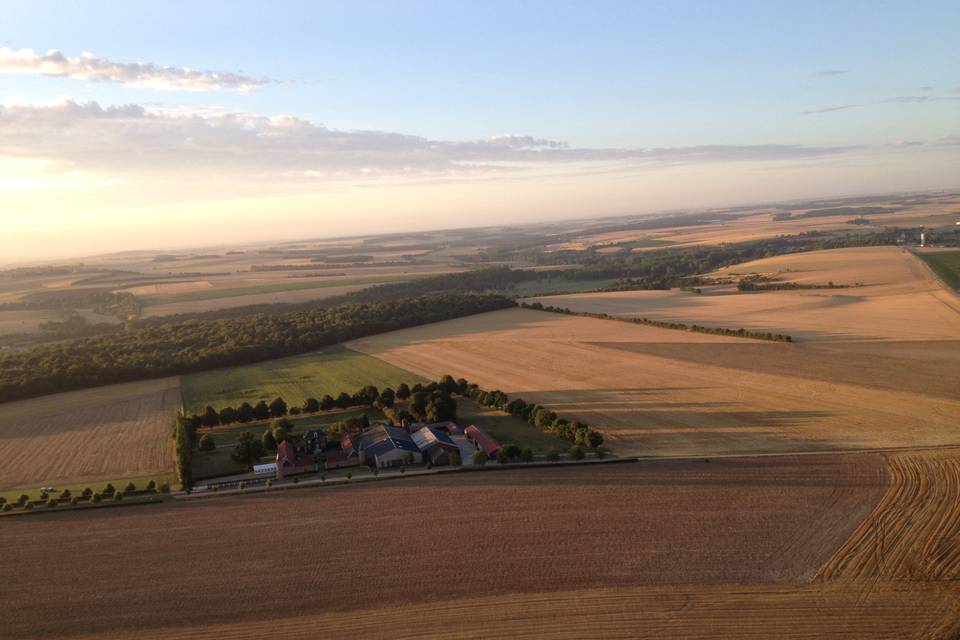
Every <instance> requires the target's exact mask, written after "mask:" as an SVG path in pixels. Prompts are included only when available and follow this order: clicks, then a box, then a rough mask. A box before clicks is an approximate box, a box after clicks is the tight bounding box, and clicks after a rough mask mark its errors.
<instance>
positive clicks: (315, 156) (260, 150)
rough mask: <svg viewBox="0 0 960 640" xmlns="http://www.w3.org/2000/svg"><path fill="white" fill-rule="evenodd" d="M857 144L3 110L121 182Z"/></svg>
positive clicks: (661, 157) (659, 157)
mask: <svg viewBox="0 0 960 640" xmlns="http://www.w3.org/2000/svg"><path fill="white" fill-rule="evenodd" d="M852 148H853V147H809V146H803V145H784V144H766V145H700V146H689V147H661V148H573V147H570V146H569V145H568V144H567V143H565V142H562V141H558V140H549V139H544V138H537V137H532V136H523V135H503V136H495V137H492V138H487V139H482V140H465V141H445V140H431V139H428V138H424V137H420V136H412V135H406V134H402V133H392V132H386V131H341V130H336V129H330V128H327V127H325V126H323V125H319V124H315V123H312V122H310V121H308V120H304V119H301V118H296V117H290V116H280V117H266V116H260V115H254V114H249V113H228V112H221V111H218V110H202V109H201V110H197V111H190V110H187V109H179V110H159V109H150V108H146V107H143V106H141V105H118V106H101V105H100V104H98V103H97V102H83V101H75V100H70V99H66V100H62V101H59V102H57V103H54V104H46V105H37V104H14V105H8V106H0V156H6V157H13V158H44V159H48V160H50V161H53V162H59V163H63V164H64V166H68V167H70V168H72V169H82V170H85V171H91V172H97V173H98V174H99V175H105V176H110V177H117V176H124V175H125V174H129V173H137V172H141V173H144V174H154V175H159V174H166V175H168V176H170V177H175V178H176V179H183V178H186V179H188V180H189V179H202V178H200V177H199V176H201V175H206V176H211V175H214V176H219V177H223V176H234V177H236V176H238V175H242V176H248V177H250V178H251V179H257V180H262V181H266V182H270V181H275V182H282V181H284V180H288V181H289V180H294V181H300V182H303V181H323V180H331V179H343V178H352V179H370V178H376V177H379V176H391V177H405V178H419V177H424V176H429V177H444V176H452V175H470V174H478V173H482V172H498V171H501V172H502V171H523V170H545V169H549V168H551V167H552V168H553V169H554V170H556V169H557V168H560V167H564V166H572V165H577V164H585V163H592V164H591V166H594V167H597V166H599V165H600V164H601V163H610V164H611V166H615V167H616V168H617V169H616V170H623V169H627V170H642V169H644V168H655V167H661V166H673V165H678V164H702V163H722V162H741V161H777V160H795V159H799V158H812V157H820V156H827V155H835V154H841V153H844V152H845V151H848V150H851V149H852Z"/></svg>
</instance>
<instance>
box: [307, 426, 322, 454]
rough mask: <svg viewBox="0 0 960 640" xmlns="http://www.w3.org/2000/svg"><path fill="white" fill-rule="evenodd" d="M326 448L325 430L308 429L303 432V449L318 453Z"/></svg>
mask: <svg viewBox="0 0 960 640" xmlns="http://www.w3.org/2000/svg"><path fill="white" fill-rule="evenodd" d="M326 448H327V432H326V431H324V430H323V429H310V430H309V431H307V432H306V433H304V434H303V450H304V452H306V453H320V452H322V451H323V450H324V449H326Z"/></svg>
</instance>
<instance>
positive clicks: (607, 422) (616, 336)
mask: <svg viewBox="0 0 960 640" xmlns="http://www.w3.org/2000/svg"><path fill="white" fill-rule="evenodd" d="M350 346H351V347H352V348H355V349H357V350H360V351H363V352H365V353H369V354H371V355H375V356H377V357H378V358H382V359H384V360H386V361H388V362H390V363H392V364H394V365H396V366H399V367H403V368H405V369H408V370H411V371H416V372H418V373H420V374H423V375H425V376H429V377H438V376H440V375H442V374H444V373H451V374H453V375H454V376H463V377H465V378H467V379H468V380H470V381H473V382H477V383H479V384H480V385H481V386H483V387H485V388H500V389H502V390H503V391H506V392H507V393H514V394H516V395H519V396H521V397H523V398H525V399H527V400H533V401H537V402H540V403H542V404H544V405H546V406H548V407H551V408H552V409H554V410H555V411H557V412H558V413H560V414H561V415H564V416H569V417H573V418H577V419H581V420H583V421H585V422H587V423H589V424H591V425H595V426H596V427H597V428H598V429H599V430H601V431H602V432H603V434H604V437H605V438H606V442H607V443H608V444H609V445H610V446H611V447H612V448H613V450H614V451H615V452H619V453H621V454H625V455H626V454H633V455H716V454H725V453H762V452H793V451H817V450H835V449H846V450H850V449H873V448H886V447H912V446H939V445H953V444H960V423H958V422H957V420H956V416H958V415H960V396H958V395H957V394H956V392H955V390H956V389H957V388H960V386H958V385H960V367H957V366H954V364H953V363H954V360H953V357H954V356H956V355H957V354H960V350H958V349H957V348H956V345H953V344H952V343H951V344H950V345H948V346H947V347H945V348H943V349H942V351H941V353H940V354H939V356H937V355H935V356H934V357H932V358H931V359H930V361H929V362H926V363H920V362H918V363H917V364H916V366H910V367H906V366H905V364H906V363H913V362H914V359H915V358H917V355H916V354H913V355H911V352H910V351H909V350H907V349H903V350H901V351H899V352H897V351H895V350H888V351H887V352H886V355H885V356H875V355H874V354H872V353H871V352H869V351H862V352H860V354H859V358H860V360H859V361H857V362H856V363H855V364H847V363H845V362H844V360H843V358H830V357H827V358H818V353H819V352H813V353H811V352H809V351H808V350H807V348H806V345H803V344H782V343H777V344H774V343H766V342H760V341H755V340H747V339H742V338H728V337H722V336H714V335H706V334H699V333H690V332H686V331H674V330H668V329H658V328H654V327H649V326H637V325H632V324H628V323H623V322H615V321H610V320H594V319H590V318H582V317H571V316H564V315H556V314H549V313H542V312H537V311H529V310H525V309H508V310H504V311H497V312H493V313H487V314H483V315H479V316H472V317H469V318H461V319H458V320H452V321H448V322H444V323H438V324H434V325H429V326H424V327H417V328H412V329H406V330H402V331H396V332H392V333H388V334H382V335H378V336H372V337H370V338H365V339H362V340H357V341H354V342H353V343H351V345H350ZM894 346H896V345H894ZM933 350H934V349H933V347H931V348H930V349H929V351H924V352H923V353H928V352H932V351H933ZM728 354H731V357H730V358H728V357H727V356H728ZM873 363H876V365H877V366H875V367H874V366H872V364H873ZM860 368H863V369H862V371H859V372H857V370H858V369H860ZM914 375H920V376H921V379H936V378H937V377H938V376H942V380H940V381H938V382H937V383H936V384H935V385H933V387H932V388H931V390H930V391H927V390H925V389H922V388H918V385H917V384H916V383H913V384H909V383H906V382H905V381H907V380H909V379H910V378H911V377H912V376H914ZM951 385H952V386H951Z"/></svg>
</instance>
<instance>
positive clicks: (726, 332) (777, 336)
mask: <svg viewBox="0 0 960 640" xmlns="http://www.w3.org/2000/svg"><path fill="white" fill-rule="evenodd" d="M520 306H521V307H523V308H524V309H533V310H535V311H547V312H549V313H560V314H563V315H568V316H581V317H584V318H595V319H597V320H617V321H618V322H629V323H631V324H641V325H646V326H649V327H657V328H659V329H676V330H679V331H692V332H694V333H708V334H711V335H715V336H730V337H732V338H752V339H754V340H769V341H772V342H793V341H794V340H793V336H791V335H788V334H785V333H773V332H772V331H749V330H747V329H744V328H743V327H741V328H739V329H728V328H726V327H705V326H702V325H699V324H685V323H683V322H667V321H664V320H651V319H649V318H619V317H617V316H612V315H610V314H609V313H590V312H588V311H572V310H571V309H568V308H566V307H554V306H550V305H546V306H544V305H543V304H541V303H539V302H534V303H532V304H528V303H526V302H522V303H520Z"/></svg>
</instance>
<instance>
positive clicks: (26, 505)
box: [23, 502, 33, 511]
mask: <svg viewBox="0 0 960 640" xmlns="http://www.w3.org/2000/svg"><path fill="white" fill-rule="evenodd" d="M23 508H24V509H26V510H27V511H33V503H32V502H28V503H27V504H25V505H23Z"/></svg>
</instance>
